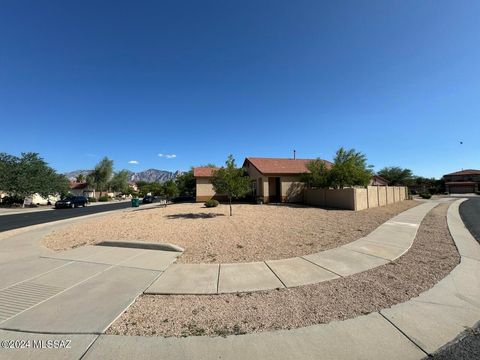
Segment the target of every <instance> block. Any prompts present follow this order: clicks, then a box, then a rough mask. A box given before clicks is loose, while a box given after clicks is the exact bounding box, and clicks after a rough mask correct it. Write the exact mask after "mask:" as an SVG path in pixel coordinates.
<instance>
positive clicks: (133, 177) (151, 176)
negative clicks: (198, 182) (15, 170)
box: [65, 169, 182, 183]
mask: <svg viewBox="0 0 480 360" xmlns="http://www.w3.org/2000/svg"><path fill="white" fill-rule="evenodd" d="M91 171H92V170H75V171H70V172H68V173H65V176H66V177H67V178H68V179H70V180H75V179H76V178H77V176H78V175H80V174H83V175H84V176H85V177H86V176H87V175H88V174H90V172H91ZM128 174H129V179H128V181H130V182H137V181H146V182H159V183H164V182H165V181H167V180H175V179H176V178H177V176H179V175H181V174H182V172H181V171H178V170H177V171H175V172H172V171H166V170H157V169H148V170H144V171H140V172H133V171H129V172H128Z"/></svg>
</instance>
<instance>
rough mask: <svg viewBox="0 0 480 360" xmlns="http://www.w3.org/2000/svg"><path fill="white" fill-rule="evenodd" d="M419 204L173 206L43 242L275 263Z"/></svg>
mask: <svg viewBox="0 0 480 360" xmlns="http://www.w3.org/2000/svg"><path fill="white" fill-rule="evenodd" d="M418 204H420V203H419V202H416V201H403V202H401V203H397V204H392V205H388V206H384V207H379V208H374V209H368V210H363V211H357V212H355V211H349V210H325V209H320V208H314V207H307V206H294V205H249V204H235V205H234V206H233V216H232V217H230V216H228V206H227V205H220V206H219V207H217V208H209V209H207V208H205V207H203V204H175V205H169V206H168V207H167V208H150V209H142V208H140V209H139V210H138V211H133V212H123V213H117V214H112V215H108V216H105V217H102V218H98V219H91V220H87V221H85V222H82V223H78V224H74V225H72V226H68V227H65V228H63V229H59V230H57V231H55V232H53V233H52V234H50V235H48V236H47V237H46V238H45V239H44V241H43V244H44V245H45V246H47V247H49V248H51V249H54V250H63V249H67V248H71V247H76V246H81V245H85V244H93V243H97V242H99V241H102V240H134V241H154V242H167V243H172V244H175V245H179V246H181V247H183V248H184V249H185V253H184V254H183V255H182V256H181V257H180V258H179V260H178V262H180V263H219V262H223V263H225V262H247V261H263V260H276V259H283V258H288V257H294V256H301V255H307V254H311V253H315V252H317V251H321V250H327V249H330V248H334V247H337V246H340V245H343V244H346V243H349V242H351V241H353V240H356V239H358V238H361V237H363V236H365V235H367V234H368V233H370V232H371V231H373V230H374V229H375V228H376V227H378V226H379V225H380V224H382V223H384V222H385V221H387V220H388V219H390V218H391V217H393V216H395V215H397V214H399V213H400V212H402V211H404V210H407V209H410V208H412V207H414V206H416V205H418Z"/></svg>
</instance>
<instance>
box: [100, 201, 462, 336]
mask: <svg viewBox="0 0 480 360" xmlns="http://www.w3.org/2000/svg"><path fill="white" fill-rule="evenodd" d="M447 208H448V204H442V205H438V206H437V207H436V208H434V209H433V210H432V211H431V212H430V213H429V214H428V215H427V216H426V217H425V219H424V220H423V222H422V224H421V226H420V228H419V231H418V234H417V237H416V239H415V242H414V244H413V246H412V248H411V249H410V250H409V251H408V252H407V253H406V254H405V255H403V256H402V257H400V258H399V259H397V260H395V261H393V262H391V263H388V264H386V265H384V266H380V267H378V268H376V269H372V270H369V271H366V272H363V273H359V274H356V275H352V276H349V277H345V278H341V279H336V280H331V281H328V282H323V283H319V284H315V285H308V286H302V287H297V288H292V289H282V290H272V291H263V292H254V293H239V294H223V295H213V296H212V295H206V296H205V295H203V296H188V295H187V296H185V295H142V296H141V297H140V298H139V299H137V301H136V302H135V303H134V304H133V305H132V306H131V307H130V308H129V309H128V310H127V311H126V312H125V313H124V314H123V315H122V316H121V317H120V318H119V319H118V320H117V321H116V322H115V323H114V324H113V325H112V326H111V327H110V329H109V330H108V333H110V334H123V335H146V336H167V337H168V336H180V337H182V336H199V335H210V336H226V335H230V334H237V335H238V334H245V333H251V332H260V331H271V330H278V329H293V328H298V327H304V326H308V325H313V324H319V323H328V322H330V321H333V320H344V319H347V318H352V317H355V316H358V315H364V314H368V313H371V312H374V311H377V310H379V309H384V308H388V307H390V306H392V305H394V304H397V303H401V302H404V301H407V300H409V299H410V298H412V297H415V296H418V294H420V293H421V292H423V291H425V290H427V289H429V288H430V287H432V286H433V285H434V284H436V283H437V282H438V281H439V280H440V279H442V278H443V277H445V276H446V275H447V274H448V273H449V272H450V271H451V270H452V269H453V268H454V267H455V266H456V265H457V264H458V263H459V260H460V257H459V255H458V252H457V250H456V248H455V245H454V243H453V240H452V238H451V236H450V234H449V231H448V228H447V223H446V211H447ZM390 211H392V209H391V210H390ZM177 309H182V310H181V311H176V310H177Z"/></svg>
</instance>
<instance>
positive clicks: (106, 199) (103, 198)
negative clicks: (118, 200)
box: [98, 196, 110, 202]
mask: <svg viewBox="0 0 480 360" xmlns="http://www.w3.org/2000/svg"><path fill="white" fill-rule="evenodd" d="M109 200H110V198H109V197H108V196H100V197H99V198H98V201H101V202H106V201H109Z"/></svg>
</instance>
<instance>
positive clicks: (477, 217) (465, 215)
mask: <svg viewBox="0 0 480 360" xmlns="http://www.w3.org/2000/svg"><path fill="white" fill-rule="evenodd" d="M460 216H461V217H462V220H463V222H464V223H465V226H466V227H467V229H468V230H469V231H470V233H471V234H472V235H473V236H474V237H475V239H477V241H479V242H480V198H473V199H470V200H468V201H465V202H463V203H462V205H460Z"/></svg>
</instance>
